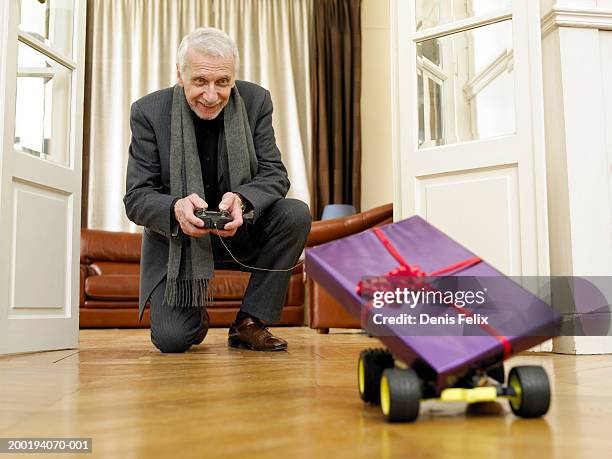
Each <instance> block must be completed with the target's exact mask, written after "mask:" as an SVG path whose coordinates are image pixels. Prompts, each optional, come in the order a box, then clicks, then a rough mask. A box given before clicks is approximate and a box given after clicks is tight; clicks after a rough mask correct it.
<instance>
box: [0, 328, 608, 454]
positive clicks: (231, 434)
mask: <svg viewBox="0 0 612 459" xmlns="http://www.w3.org/2000/svg"><path fill="white" fill-rule="evenodd" d="M275 331H276V332H277V333H278V334H279V335H281V336H283V337H285V338H287V339H288V340H289V343H290V344H289V351H288V352H282V353H257V352H251V351H246V350H235V349H228V348H227V345H226V333H227V330H226V329H214V330H211V331H210V333H209V336H208V337H207V338H206V340H205V343H204V344H202V345H200V346H198V347H196V348H193V349H192V351H190V352H188V353H186V354H182V355H162V354H160V353H159V352H158V351H157V350H156V349H155V348H154V347H153V346H152V345H151V343H150V341H149V338H148V331H147V330H86V331H82V333H81V349H80V350H79V351H60V352H45V353H38V354H29V355H20V356H9V357H1V358H0V437H12V436H49V437H92V438H93V455H92V454H88V455H84V456H85V457H108V458H127V457H130V458H136V457H147V458H155V457H172V458H175V459H179V458H186V457H207V458H210V457H249V458H251V457H297V458H319V457H322V458H336V457H346V458H351V459H353V458H358V457H368V458H370V459H372V458H378V457H380V458H391V457H402V458H407V457H410V458H419V457H444V458H470V459H474V458H489V457H502V458H504V457H507V458H518V457H521V458H522V457H536V458H538V459H543V458H546V457H567V458H598V459H602V458H606V457H610V454H611V453H610V451H611V450H612V356H581V357H573V356H562V355H550V354H541V355H538V354H536V355H534V354H528V355H522V356H519V357H515V358H513V359H512V360H511V361H510V362H509V366H511V365H516V364H536V365H543V366H544V367H545V368H546V370H547V371H548V373H549V375H550V377H551V380H552V383H553V405H552V408H551V411H550V412H549V414H548V415H547V416H546V417H545V418H543V419H535V420H524V419H518V418H515V417H514V416H513V415H512V413H511V412H510V411H509V409H508V408H507V406H506V405H505V404H504V405H502V407H503V412H502V413H501V414H494V415H483V414H480V415H467V414H466V413H465V409H464V408H465V407H463V406H459V405H450V406H449V405H445V406H441V405H439V404H438V405H429V406H427V405H425V406H422V408H423V410H422V414H421V416H420V418H419V420H418V421H417V422H416V423H414V424H398V425H396V424H388V423H386V422H384V421H383V419H382V416H381V414H380V412H379V410H378V408H376V407H370V406H365V405H364V404H363V403H362V402H361V401H360V399H359V396H358V394H357V390H356V369H355V363H356V359H357V356H358V354H359V352H360V350H362V349H363V348H365V347H370V346H373V345H376V341H374V340H372V339H368V338H367V337H365V336H363V335H361V334H357V333H354V332H346V331H344V332H343V331H338V332H335V333H334V332H332V333H331V334H329V335H318V334H316V333H315V332H313V331H312V330H309V329H307V328H278V329H275ZM3 456H4V457H6V456H5V455H0V457H3ZM20 457H28V456H20ZM44 457H47V458H48V457H52V455H45V456H44ZM70 457H74V456H70Z"/></svg>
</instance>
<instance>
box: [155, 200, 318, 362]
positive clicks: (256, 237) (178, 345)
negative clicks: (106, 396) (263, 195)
mask: <svg viewBox="0 0 612 459" xmlns="http://www.w3.org/2000/svg"><path fill="white" fill-rule="evenodd" d="M311 222H312V218H311V216H310V211H309V209H308V206H307V205H306V204H304V203H303V202H302V201H299V200H296V199H280V200H278V201H276V202H275V203H274V204H272V205H271V206H270V207H268V208H267V209H266V210H265V211H264V212H262V214H261V215H260V216H259V218H258V219H257V221H256V222H255V224H254V225H249V224H244V225H242V226H241V227H240V228H238V231H237V232H236V234H235V235H234V236H233V237H229V238H223V242H225V244H226V245H227V247H228V248H229V249H230V251H231V252H232V254H233V255H234V257H236V259H238V261H240V262H241V263H244V264H246V265H249V266H254V267H258V268H266V269H288V268H290V267H292V266H293V265H295V264H296V263H297V261H298V258H299V256H300V254H301V253H302V250H303V249H304V244H305V243H306V238H307V237H308V233H309V232H310V224H311ZM210 237H211V241H212V246H213V254H214V259H215V269H233V270H238V271H251V270H249V269H247V268H244V267H241V266H240V265H239V264H237V263H236V262H234V261H233V260H232V257H231V255H230V254H229V253H228V252H227V250H226V248H225V247H224V246H223V244H222V243H221V241H220V238H219V236H217V235H214V234H211V235H210ZM290 277H291V272H290V271H288V272H267V271H257V270H253V271H252V273H251V277H250V279H249V284H248V287H247V289H246V292H245V295H244V299H243V302H242V306H241V308H240V309H241V310H242V311H244V312H246V313H249V314H251V315H252V316H255V317H257V318H259V319H261V320H263V321H265V322H275V321H277V320H278V319H280V315H281V309H282V307H283V303H284V301H285V296H286V294H287V288H288V286H289V279H290ZM165 290H166V280H165V279H164V280H163V281H162V282H160V283H159V284H158V285H157V287H156V288H155V289H154V290H153V293H152V294H151V297H150V299H149V304H150V308H151V341H152V342H153V344H154V345H155V346H156V347H157V348H158V349H159V350H160V351H162V352H185V351H186V350H187V349H189V348H190V347H191V346H192V345H193V344H194V343H195V341H196V338H197V336H198V334H199V333H200V331H201V330H202V327H203V323H202V314H203V312H202V308H189V307H187V308H177V307H173V306H171V305H168V304H166V302H165V301H164V292H165Z"/></svg>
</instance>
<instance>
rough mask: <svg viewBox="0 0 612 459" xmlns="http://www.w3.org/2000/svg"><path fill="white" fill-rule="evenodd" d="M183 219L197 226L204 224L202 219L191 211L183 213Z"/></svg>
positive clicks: (200, 226)
mask: <svg viewBox="0 0 612 459" xmlns="http://www.w3.org/2000/svg"><path fill="white" fill-rule="evenodd" d="M185 221H187V222H189V223H190V224H192V225H193V226H195V227H197V228H202V227H203V226H204V222H203V221H202V219H201V218H198V217H196V216H195V215H194V213H193V212H192V213H187V214H185Z"/></svg>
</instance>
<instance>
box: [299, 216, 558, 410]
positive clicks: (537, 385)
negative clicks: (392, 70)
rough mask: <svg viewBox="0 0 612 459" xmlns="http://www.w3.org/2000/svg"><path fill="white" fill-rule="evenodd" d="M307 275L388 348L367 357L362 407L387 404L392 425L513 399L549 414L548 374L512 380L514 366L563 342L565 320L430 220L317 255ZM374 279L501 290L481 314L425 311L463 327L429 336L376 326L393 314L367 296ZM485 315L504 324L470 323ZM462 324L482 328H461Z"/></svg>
mask: <svg viewBox="0 0 612 459" xmlns="http://www.w3.org/2000/svg"><path fill="white" fill-rule="evenodd" d="M306 273H307V274H308V276H310V277H311V278H312V279H313V280H314V281H315V282H317V283H318V284H320V285H321V286H322V287H323V288H325V290H327V292H328V293H329V294H331V295H332V296H333V297H334V298H335V299H336V300H338V302H339V303H340V304H342V305H343V307H344V308H345V309H346V310H347V311H348V312H349V313H350V314H351V315H353V316H355V317H360V318H361V320H362V325H363V326H364V328H365V329H366V332H368V334H370V335H371V336H375V337H376V338H377V339H378V340H380V341H381V342H382V343H383V344H384V345H385V346H386V349H367V350H364V351H363V352H361V354H360V355H359V359H358V363H357V376H358V384H357V386H358V389H359V395H360V396H361V398H362V400H363V401H365V402H367V403H369V404H374V405H379V404H380V406H381V409H382V413H383V415H384V416H385V417H386V419H387V420H388V421H396V422H397V421H404V422H409V421H414V420H416V418H417V417H418V414H419V406H420V404H421V402H423V401H428V400H436V401H443V402H465V403H468V404H471V403H479V402H491V401H495V400H498V399H501V398H504V399H508V400H509V402H510V408H511V409H512V412H514V413H515V414H516V415H518V416H521V417H525V418H531V417H538V416H542V415H544V414H545V413H546V412H547V411H548V408H549V406H550V401H551V394H550V383H549V380H548V376H547V374H546V372H545V371H544V369H543V368H541V367H538V366H517V367H514V368H512V369H511V370H510V372H509V374H508V377H507V379H506V377H505V372H504V361H505V360H506V359H508V358H509V357H511V356H512V355H514V354H516V353H519V352H521V351H523V350H526V349H529V348H531V347H533V346H535V345H537V344H539V343H542V342H544V341H545V340H547V339H549V338H550V337H551V336H554V335H555V330H556V327H557V325H558V324H559V322H560V320H561V316H560V314H559V313H557V312H556V311H555V310H554V309H553V308H552V307H551V306H550V305H548V304H546V303H545V302H544V301H542V300H541V299H540V298H538V297H537V296H535V295H534V294H533V293H531V292H530V291H528V290H526V289H524V288H523V287H522V286H521V285H519V284H518V283H516V282H515V281H514V280H512V279H509V278H507V277H505V276H504V275H503V274H502V273H501V272H499V271H497V270H496V269H495V268H493V267H492V266H491V265H489V264H487V263H486V262H485V261H483V260H481V259H480V258H478V257H476V256H475V255H474V254H473V253H471V252H469V251H468V250H467V249H465V248H464V247H462V246H461V245H460V244H458V243H457V242H455V241H454V240H452V239H450V238H449V237H448V236H446V235H445V234H444V233H442V232H441V231H439V230H437V229H436V228H434V227H433V226H431V225H430V224H429V223H427V222H426V221H425V220H423V219H421V218H420V217H412V218H409V219H407V220H404V221H400V222H396V223H392V224H389V225H385V226H382V227H379V228H374V229H373V230H368V231H364V232H361V233H359V234H355V235H351V236H348V237H345V238H342V239H338V240H335V241H332V242H329V243H326V244H322V245H319V246H316V247H312V248H309V249H307V250H306ZM372 276H375V279H376V282H374V283H373V284H372V285H374V286H376V288H379V286H383V287H384V285H385V282H387V284H389V285H391V286H393V285H394V284H393V282H392V281H394V282H400V283H401V282H405V279H411V281H412V282H415V281H418V282H421V283H423V284H427V282H429V281H430V280H431V279H432V277H435V279H437V280H440V279H442V281H441V282H442V283H443V282H446V281H448V282H447V283H448V284H453V283H456V284H459V283H461V282H464V281H465V280H466V279H468V278H471V279H475V280H476V282H482V283H483V285H487V286H489V287H491V288H490V289H489V291H488V293H487V295H488V296H487V297H486V301H485V302H484V304H482V305H481V306H478V307H477V306H469V307H467V306H466V307H461V308H459V307H457V306H456V305H455V304H452V305H447V306H441V307H438V309H437V310H436V308H433V309H429V308H430V305H422V304H419V305H416V307H415V309H414V311H418V312H419V313H427V312H430V311H437V312H436V314H437V315H436V318H439V317H445V318H447V319H448V320H450V318H454V319H455V322H454V323H455V324H456V325H453V326H452V327H454V328H450V329H448V330H452V331H453V332H452V333H447V332H443V333H437V336H436V332H437V331H439V330H440V329H439V328H437V327H438V326H437V325H436V326H435V327H431V328H428V329H424V330H425V332H424V333H420V334H419V333H407V332H406V330H407V329H406V328H402V326H398V325H396V324H392V323H391V322H388V323H385V324H383V325H380V326H377V327H374V328H370V324H371V323H372V322H371V319H372V317H373V315H374V314H375V313H376V314H380V312H381V311H384V306H383V307H382V308H383V309H374V308H373V307H372V305H373V303H372V301H371V300H370V297H368V296H367V295H364V291H363V289H362V287H363V285H364V279H368V278H369V277H372ZM418 282H417V283H418ZM389 285H387V287H388V286H389ZM396 285H397V284H396ZM383 287H381V288H383ZM491 290H493V291H494V292H492V291H491ZM387 291H389V290H387ZM494 293H495V294H494ZM500 298H501V300H499V299H500ZM378 306H379V308H380V307H381V306H380V304H379V305H378ZM389 311H390V312H389V314H391V313H393V309H390V310H389ZM442 313H443V314H442ZM484 314H486V315H487V316H489V317H493V318H494V319H497V320H493V321H492V322H493V323H489V324H486V323H484V322H482V321H476V320H471V321H467V320H465V319H466V318H467V317H469V318H470V319H476V318H478V317H481V316H483V315H484ZM381 317H382V316H381ZM398 317H399V316H398ZM460 317H462V319H459V318H460ZM462 321H463V322H464V323H467V322H470V323H472V325H457V324H460V323H461V322H462ZM372 330H375V332H373V331H372ZM410 330H413V331H416V330H419V329H418V327H416V328H412V329H410Z"/></svg>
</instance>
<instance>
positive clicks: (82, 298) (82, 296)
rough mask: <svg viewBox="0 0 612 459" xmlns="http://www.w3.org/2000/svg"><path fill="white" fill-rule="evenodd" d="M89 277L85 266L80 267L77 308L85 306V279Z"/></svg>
mask: <svg viewBox="0 0 612 459" xmlns="http://www.w3.org/2000/svg"><path fill="white" fill-rule="evenodd" d="M88 275H89V268H88V267H87V265H81V274H80V277H81V282H80V285H79V308H82V307H83V306H85V279H87V276H88Z"/></svg>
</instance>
